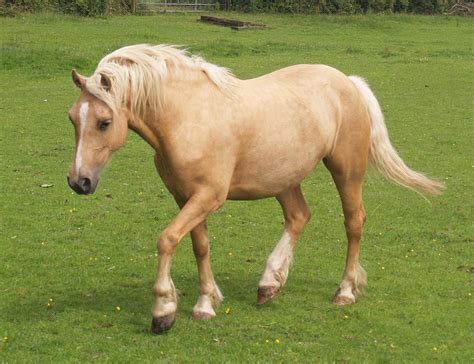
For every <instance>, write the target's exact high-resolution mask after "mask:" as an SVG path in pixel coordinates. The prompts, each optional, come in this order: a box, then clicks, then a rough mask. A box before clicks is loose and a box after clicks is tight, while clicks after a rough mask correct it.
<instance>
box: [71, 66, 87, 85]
mask: <svg viewBox="0 0 474 364" xmlns="http://www.w3.org/2000/svg"><path fill="white" fill-rule="evenodd" d="M71 75H72V80H73V81H74V84H75V85H76V86H77V87H78V88H80V89H81V90H82V89H83V88H84V86H85V85H86V78H85V77H84V76H81V75H80V74H79V73H77V71H76V70H74V69H73V70H72V74H71Z"/></svg>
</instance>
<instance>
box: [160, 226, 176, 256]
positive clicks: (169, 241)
mask: <svg viewBox="0 0 474 364" xmlns="http://www.w3.org/2000/svg"><path fill="white" fill-rule="evenodd" d="M178 242H179V240H178V237H177V236H176V235H175V234H173V233H170V232H167V231H166V230H165V231H163V232H162V233H161V235H160V238H159V239H158V242H157V249H158V254H159V255H165V254H173V252H174V251H175V249H176V246H177V245H178Z"/></svg>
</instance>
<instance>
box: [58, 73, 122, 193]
mask: <svg viewBox="0 0 474 364" xmlns="http://www.w3.org/2000/svg"><path fill="white" fill-rule="evenodd" d="M98 77H100V79H99V80H91V79H86V78H85V77H83V76H81V75H79V74H78V73H77V72H76V71H75V70H73V71H72V79H73V81H74V83H75V84H76V86H77V87H78V88H79V89H80V90H81V94H80V96H79V98H78V100H77V101H76V103H75V104H74V105H73V106H72V108H71V110H70V111H69V119H70V120H71V122H72V124H73V125H74V129H75V133H76V149H75V156H74V160H73V162H72V165H71V169H70V171H69V176H68V177H67V181H68V184H69V186H70V187H71V188H72V189H73V190H74V191H76V192H77V193H79V194H86V195H88V194H91V193H94V191H95V189H96V187H97V183H98V181H99V176H100V172H101V171H102V168H103V167H104V166H105V165H106V163H107V161H108V160H109V158H110V156H111V154H112V153H113V152H114V151H116V150H117V149H119V148H120V147H121V146H122V145H123V143H124V142H125V138H126V135H127V119H128V117H127V111H126V110H125V109H118V110H113V109H112V108H111V107H110V105H107V103H106V102H104V101H102V100H101V99H100V98H99V97H97V95H99V96H100V95H101V94H104V95H107V93H110V92H111V88H112V84H111V81H110V78H108V77H107V76H105V75H98ZM89 81H91V82H89ZM98 88H99V89H98ZM92 92H94V93H92Z"/></svg>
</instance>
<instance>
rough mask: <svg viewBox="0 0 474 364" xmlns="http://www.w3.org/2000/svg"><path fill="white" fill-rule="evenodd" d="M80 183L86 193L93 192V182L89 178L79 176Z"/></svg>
mask: <svg viewBox="0 0 474 364" xmlns="http://www.w3.org/2000/svg"><path fill="white" fill-rule="evenodd" d="M78 184H79V186H80V187H81V189H82V191H83V192H84V193H86V194H87V193H90V192H91V187H92V182H91V180H90V179H89V178H87V177H84V178H79V181H78Z"/></svg>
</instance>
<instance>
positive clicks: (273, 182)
mask: <svg viewBox="0 0 474 364" xmlns="http://www.w3.org/2000/svg"><path fill="white" fill-rule="evenodd" d="M261 157H262V156H261ZM321 158H322V154H321V153H318V151H317V150H316V149H315V148H313V150H307V151H306V152H305V153H304V154H301V155H299V156H297V155H295V154H294V153H288V151H287V153H285V154H283V153H282V154H274V155H272V156H268V157H266V158H265V157H263V158H256V159H255V160H254V161H253V162H249V163H240V164H238V165H237V167H236V170H235V171H234V175H233V178H232V180H231V185H230V188H229V193H228V199H230V200H251V199H260V198H267V197H273V196H277V195H278V194H280V193H281V192H283V191H285V190H287V189H288V188H290V187H294V186H297V185H298V184H299V183H300V182H301V181H302V180H303V179H304V178H305V177H306V176H308V174H310V173H311V171H312V170H313V169H314V167H315V166H316V165H317V163H318V162H319V161H320V160H321Z"/></svg>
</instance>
